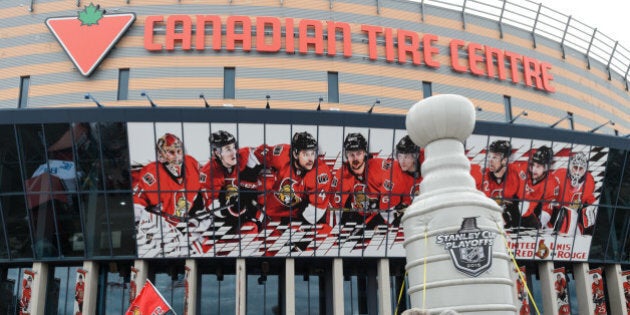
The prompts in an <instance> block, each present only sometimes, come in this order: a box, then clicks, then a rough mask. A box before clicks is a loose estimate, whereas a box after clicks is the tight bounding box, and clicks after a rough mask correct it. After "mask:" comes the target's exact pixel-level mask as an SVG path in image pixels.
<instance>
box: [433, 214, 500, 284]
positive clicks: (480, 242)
mask: <svg viewBox="0 0 630 315" xmlns="http://www.w3.org/2000/svg"><path fill="white" fill-rule="evenodd" d="M495 236H496V233H495V232H492V231H484V230H481V229H479V228H478V227H477V218H464V220H463V221H462V227H461V229H459V230H458V231H457V233H452V234H440V235H438V236H437V237H436V241H435V242H436V244H438V245H443V246H444V249H446V250H448V251H449V253H450V255H451V260H452V261H453V265H454V266H455V268H456V269H457V270H459V271H460V272H463V273H465V274H467V275H469V276H471V277H477V276H479V275H480V274H482V273H483V272H484V271H486V270H488V269H489V268H490V267H491V266H492V245H493V244H494V239H495Z"/></svg>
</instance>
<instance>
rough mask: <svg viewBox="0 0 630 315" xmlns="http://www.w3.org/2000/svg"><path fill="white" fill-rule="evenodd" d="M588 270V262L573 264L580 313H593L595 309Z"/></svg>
mask: <svg viewBox="0 0 630 315" xmlns="http://www.w3.org/2000/svg"><path fill="white" fill-rule="evenodd" d="M588 270H589V267H588V263H576V264H574V265H573V278H575V290H576V291H577V292H575V294H576V296H577V300H578V309H579V311H580V314H591V313H593V309H595V304H593V292H592V289H591V281H590V277H589V276H588ZM571 311H574V310H571Z"/></svg>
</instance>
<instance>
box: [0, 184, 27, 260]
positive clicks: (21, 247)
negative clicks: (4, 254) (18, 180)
mask: <svg viewBox="0 0 630 315" xmlns="http://www.w3.org/2000/svg"><path fill="white" fill-rule="evenodd" d="M0 202H1V203H2V213H3V214H4V224H5V226H6V227H7V235H8V237H9V251H10V253H11V258H14V259H15V258H32V257H33V251H32V247H31V245H32V242H31V234H30V229H29V217H28V213H27V211H26V205H25V203H24V196H22V195H19V196H3V197H0Z"/></svg>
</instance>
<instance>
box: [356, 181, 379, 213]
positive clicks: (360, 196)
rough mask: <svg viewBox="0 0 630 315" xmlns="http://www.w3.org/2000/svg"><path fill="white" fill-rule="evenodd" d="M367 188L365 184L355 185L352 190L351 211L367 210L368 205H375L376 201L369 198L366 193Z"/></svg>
mask: <svg viewBox="0 0 630 315" xmlns="http://www.w3.org/2000/svg"><path fill="white" fill-rule="evenodd" d="M366 188H367V186H366V185H365V184H356V185H354V187H353V188H352V196H353V198H352V209H355V210H361V211H365V210H369V209H370V204H376V203H377V202H378V200H377V199H374V198H370V197H369V196H368V194H367V191H366Z"/></svg>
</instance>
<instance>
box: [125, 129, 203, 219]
mask: <svg viewBox="0 0 630 315" xmlns="http://www.w3.org/2000/svg"><path fill="white" fill-rule="evenodd" d="M156 150H157V156H158V161H156V162H152V163H150V164H148V165H146V166H144V167H143V168H142V170H140V174H139V176H138V180H137V181H136V182H135V183H134V185H133V187H134V189H133V201H134V209H135V216H136V222H137V221H139V220H140V217H141V216H142V214H143V213H144V212H146V211H148V212H151V213H155V214H159V215H161V216H163V217H164V218H165V219H166V220H167V221H168V222H170V223H172V224H177V223H179V222H181V221H183V220H184V219H185V218H186V217H187V215H188V213H189V212H191V211H192V210H196V209H203V200H202V198H200V194H199V192H200V190H201V181H200V177H199V163H198V162H197V160H195V158H193V157H192V156H189V155H185V154H184V147H183V143H182V141H181V140H180V139H179V138H178V137H177V136H175V135H173V134H171V133H166V134H164V136H162V137H161V138H160V139H159V140H158V141H157V144H156Z"/></svg>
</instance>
